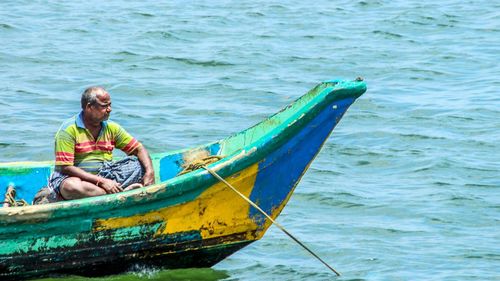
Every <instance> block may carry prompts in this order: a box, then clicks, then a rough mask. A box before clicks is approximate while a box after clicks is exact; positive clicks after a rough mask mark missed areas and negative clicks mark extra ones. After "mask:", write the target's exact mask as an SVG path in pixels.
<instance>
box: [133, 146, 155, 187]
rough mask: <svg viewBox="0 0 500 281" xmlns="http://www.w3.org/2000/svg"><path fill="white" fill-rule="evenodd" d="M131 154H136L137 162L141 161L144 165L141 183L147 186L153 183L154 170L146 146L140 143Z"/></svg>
mask: <svg viewBox="0 0 500 281" xmlns="http://www.w3.org/2000/svg"><path fill="white" fill-rule="evenodd" d="M130 154H131V155H135V156H137V158H138V159H139V162H141V164H142V166H143V167H144V177H143V178H142V183H143V184H144V185H145V186H147V185H151V184H154V183H155V172H154V170H153V163H152V162H151V157H149V153H148V151H147V150H146V148H145V147H144V146H143V145H141V146H139V147H138V148H136V149H135V150H134V151H132V153H130Z"/></svg>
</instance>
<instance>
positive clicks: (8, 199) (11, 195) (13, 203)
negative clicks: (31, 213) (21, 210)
mask: <svg viewBox="0 0 500 281" xmlns="http://www.w3.org/2000/svg"><path fill="white" fill-rule="evenodd" d="M28 205H29V204H28V202H26V200H24V199H20V200H16V189H15V188H14V186H12V185H9V187H8V188H7V192H6V193H5V201H4V202H3V206H4V207H23V206H28Z"/></svg>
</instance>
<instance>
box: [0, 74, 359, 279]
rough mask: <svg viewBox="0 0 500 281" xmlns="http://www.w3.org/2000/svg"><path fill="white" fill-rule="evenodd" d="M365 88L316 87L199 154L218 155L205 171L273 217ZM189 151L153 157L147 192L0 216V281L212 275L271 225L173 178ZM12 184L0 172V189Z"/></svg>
mask: <svg viewBox="0 0 500 281" xmlns="http://www.w3.org/2000/svg"><path fill="white" fill-rule="evenodd" d="M365 90H366V87H365V86H364V83H361V82H356V83H355V82H349V83H346V84H343V85H340V86H339V83H336V82H335V83H333V82H329V83H325V84H320V85H319V86H318V87H316V88H315V89H313V90H312V91H311V92H310V93H309V94H308V95H310V96H307V95H306V96H304V97H306V99H305V100H304V98H301V99H299V100H297V101H296V102H295V103H294V104H292V105H291V106H289V107H288V108H285V109H284V110H282V111H281V112H280V113H278V114H276V115H274V116H272V117H270V118H269V119H267V120H266V121H264V122H262V123H260V124H258V125H256V126H255V127H252V128H250V129H248V130H246V131H244V132H242V133H239V134H237V135H235V136H232V137H230V138H228V139H227V140H224V141H221V142H217V143H213V144H210V145H207V146H205V147H202V150H207V151H209V152H210V153H211V154H218V155H223V156H225V158H224V159H223V160H221V161H219V162H217V163H214V164H212V165H210V167H211V168H212V169H213V170H215V171H216V172H217V173H219V174H220V175H221V176H222V177H224V178H225V179H226V180H227V181H228V182H229V183H231V184H232V185H233V186H235V187H236V188H237V189H238V190H239V191H240V192H241V193H242V194H244V195H245V196H246V197H248V198H250V199H251V200H252V201H254V202H255V203H257V204H258V205H259V206H260V207H261V208H262V209H263V210H264V211H266V212H267V213H268V214H270V215H271V217H273V218H276V217H277V216H278V215H279V214H280V212H281V211H282V210H283V208H284V207H285V205H286V203H287V202H288V200H289V199H290V197H291V195H292V193H293V191H294V189H295V187H296V186H297V184H298V183H299V181H300V179H301V177H302V176H303V175H304V173H305V171H306V170H307V168H308V167H309V165H310V164H311V162H312V161H313V159H314V158H315V156H316V155H317V153H318V152H319V151H320V150H321V147H322V146H323V144H324V142H325V141H326V140H327V138H328V136H329V135H330V133H331V132H332V130H333V129H334V128H335V126H336V125H337V124H338V122H339V121H340V119H341V118H342V116H343V114H344V113H345V112H346V110H347V109H348V108H349V106H350V105H351V104H352V103H353V102H354V101H355V99H356V98H357V97H358V96H359V95H361V94H362V93H363V92H364V91H365ZM193 151H197V149H195V150H187V151H184V152H181V153H177V154H175V153H174V154H169V155H167V156H160V157H157V158H153V162H154V165H155V168H156V170H157V171H158V173H157V174H158V175H159V176H160V178H159V181H160V182H161V183H160V184H157V185H154V186H149V187H145V188H142V189H138V190H132V191H128V192H124V193H119V194H112V195H107V196H100V197H96V198H85V199H81V200H73V201H66V202H62V203H56V204H48V205H42V206H29V207H23V208H8V209H3V210H2V209H0V218H1V220H0V277H1V278H2V279H21V278H31V277H41V276H48V275H53V274H80V275H88V276H99V275H107V274H113V273H118V272H123V271H127V270H130V269H131V268H134V266H136V265H140V266H142V265H146V266H158V267H162V268H186V267H209V266H212V265H214V264H216V263H217V262H219V261H221V260H223V259H224V258H226V257H227V256H228V255H231V254H232V253H234V252H235V251H237V250H239V249H241V248H243V247H245V246H246V245H248V244H250V243H252V242H254V241H256V240H258V239H260V238H262V236H263V235H264V233H265V231H266V230H267V229H268V228H269V226H270V225H271V223H270V222H269V221H268V220H266V219H265V217H264V216H263V215H262V214H260V213H259V212H258V211H257V210H255V209H254V208H253V207H251V206H250V205H249V204H248V203H247V202H246V201H244V200H243V199H242V198H240V197H239V195H237V194H236V193H235V192H233V191H232V190H231V189H229V188H227V187H226V186H225V185H224V184H223V183H220V182H217V180H216V179H215V178H214V177H213V176H211V175H210V174H209V173H208V172H206V171H204V170H197V171H194V172H191V173H188V174H185V175H181V176H175V175H176V174H177V173H178V172H179V170H178V169H179V168H180V167H181V166H182V165H181V163H180V162H181V160H182V159H186V157H187V155H188V154H191V153H193ZM40 169H42V168H40V167H35V168H33V170H32V171H38V172H39V171H40ZM1 171H2V170H1V166H0V172H1ZM9 171H10V170H9ZM24 172H25V174H26V173H29V172H30V170H29V169H28V170H25V171H24ZM5 174H6V173H5ZM10 174H12V171H10ZM28 175H29V174H28ZM172 175H173V176H172ZM10 179H12V177H11V178H8V177H7V176H4V178H3V179H2V174H0V181H1V180H3V181H7V180H10Z"/></svg>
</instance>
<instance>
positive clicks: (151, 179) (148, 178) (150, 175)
mask: <svg viewBox="0 0 500 281" xmlns="http://www.w3.org/2000/svg"><path fill="white" fill-rule="evenodd" d="M142 183H143V184H144V186H148V185H152V184H154V183H155V172H153V171H152V170H151V171H149V172H146V173H145V174H144V177H143V178H142Z"/></svg>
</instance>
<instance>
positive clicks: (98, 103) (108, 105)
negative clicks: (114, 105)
mask: <svg viewBox="0 0 500 281" xmlns="http://www.w3.org/2000/svg"><path fill="white" fill-rule="evenodd" d="M89 104H90V105H97V106H99V107H100V108H108V107H109V108H111V103H100V102H98V101H96V102H94V103H89Z"/></svg>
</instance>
